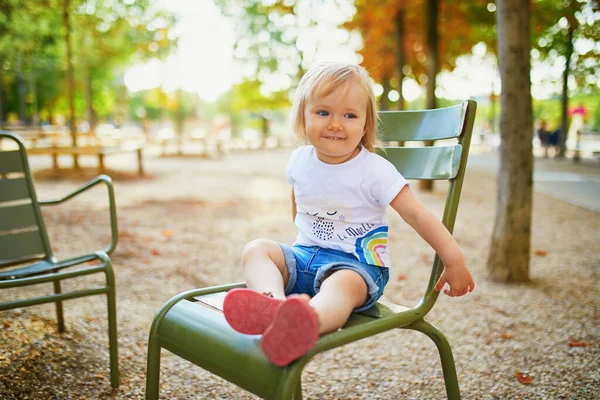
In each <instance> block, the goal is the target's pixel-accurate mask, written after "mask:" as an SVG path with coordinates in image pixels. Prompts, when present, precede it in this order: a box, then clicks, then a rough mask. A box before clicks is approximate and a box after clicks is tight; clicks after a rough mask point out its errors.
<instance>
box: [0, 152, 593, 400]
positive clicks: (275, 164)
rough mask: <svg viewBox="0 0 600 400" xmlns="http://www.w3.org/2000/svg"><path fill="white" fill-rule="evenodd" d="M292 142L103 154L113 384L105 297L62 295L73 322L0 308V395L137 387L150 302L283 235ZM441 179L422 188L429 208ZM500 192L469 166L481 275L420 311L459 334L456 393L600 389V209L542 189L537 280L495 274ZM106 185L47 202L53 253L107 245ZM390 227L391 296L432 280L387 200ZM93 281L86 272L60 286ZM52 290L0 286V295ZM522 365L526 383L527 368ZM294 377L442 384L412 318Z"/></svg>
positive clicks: (195, 379) (404, 299) (188, 376)
mask: <svg viewBox="0 0 600 400" xmlns="http://www.w3.org/2000/svg"><path fill="white" fill-rule="evenodd" d="M289 153H290V150H289V149H282V150H270V151H255V152H246V153H236V154H229V155H227V156H226V157H224V158H220V159H201V158H193V157H186V158H176V157H172V158H158V157H154V158H152V157H149V158H147V160H146V163H145V164H146V165H145V166H146V169H147V172H148V176H147V177H146V178H143V179H139V178H137V177H136V176H135V173H134V172H133V171H134V169H135V166H134V165H133V163H132V160H131V159H130V157H129V158H128V157H127V156H125V155H124V156H123V157H121V156H115V159H114V160H113V159H112V158H111V159H109V160H108V164H109V165H110V166H113V167H114V168H117V169H118V170H119V171H120V172H117V171H112V172H110V175H111V176H113V179H114V181H115V186H116V195H117V203H118V213H119V224H120V227H119V228H120V242H119V246H118V248H117V250H116V252H115V253H114V254H113V256H112V259H113V263H114V265H115V268H116V276H117V292H118V298H117V308H118V328H119V345H120V348H119V351H120V367H121V380H122V384H121V386H120V388H119V389H117V390H112V389H111V388H110V383H109V373H108V351H107V346H108V339H107V334H106V325H107V321H106V308H105V301H104V299H103V298H102V297H100V296H97V297H88V298H84V299H78V300H72V301H68V302H66V303H65V314H66V323H67V332H66V333H65V334H62V335H60V334H58V333H57V332H56V324H55V320H54V310H53V307H52V306H49V305H42V306H37V307H30V308H26V309H21V310H12V311H6V312H2V314H1V321H2V323H1V324H0V399H140V398H143V394H144V385H145V362H146V346H147V335H148V331H149V328H150V324H151V321H152V318H153V317H154V314H155V313H156V311H157V310H158V309H159V308H160V306H161V305H162V304H163V303H164V302H166V301H167V300H168V299H169V298H171V297H172V296H174V295H175V294H177V293H179V292H182V291H185V290H188V289H192V288H196V287H204V286H211V285H216V284H222V283H227V282H233V281H240V280H242V273H241V270H240V268H239V264H240V253H241V250H242V248H243V246H244V244H245V243H246V242H248V241H249V240H251V239H253V238H257V237H267V238H271V239H274V240H278V241H282V242H288V243H291V242H292V241H293V239H294V236H295V230H294V226H293V224H292V223H291V220H290V219H291V218H290V207H289V188H288V185H287V183H286V182H285V178H284V176H283V175H284V168H285V163H286V161H287V157H288V155H289ZM83 162H84V167H85V166H87V165H88V164H86V162H88V161H85V160H83ZM32 163H34V164H33V167H34V170H36V180H37V188H38V195H39V197H40V198H51V197H56V196H59V195H61V194H65V193H68V192H69V191H70V190H71V189H73V188H74V187H76V186H78V185H80V184H81V183H82V182H85V181H86V180H87V179H88V178H90V177H92V176H93V175H95V172H94V170H93V169H92V168H84V169H83V171H82V172H81V173H78V174H75V173H73V172H72V171H71V172H69V171H68V170H65V171H67V172H63V173H61V174H60V175H57V174H54V173H53V172H52V171H50V170H49V169H47V167H48V165H49V163H47V160H45V159H41V158H40V159H38V158H32ZM92 165H93V164H92V163H91V162H90V164H89V166H92ZM130 171H131V172H130ZM65 178H68V179H65ZM443 186H444V185H442V184H437V185H436V189H435V191H434V192H433V193H418V195H419V197H420V198H421V199H422V200H423V202H425V203H426V204H427V205H428V206H429V207H430V208H431V209H432V210H434V212H436V213H438V214H441V207H442V206H443V202H444V196H445V187H443ZM415 187H416V185H415ZM495 193H496V187H495V180H494V178H492V177H491V175H489V174H486V173H484V172H478V171H476V170H469V171H468V173H467V179H466V183H465V188H464V191H463V196H462V202H461V207H460V209H459V214H458V219H457V224H456V228H455V236H456V238H457V240H458V242H459V243H460V245H461V246H462V248H463V250H464V252H465V254H466V256H467V261H468V264H469V266H470V268H471V271H472V273H473V275H474V278H475V280H476V285H477V287H476V290H475V291H474V292H473V293H472V294H470V295H467V296H465V297H462V298H449V297H447V296H444V295H442V296H440V300H439V301H438V303H437V304H436V306H435V307H434V309H433V310H432V312H431V313H430V314H429V316H428V320H429V321H430V322H432V323H434V324H435V325H436V326H438V327H439V328H440V329H441V330H442V331H443V332H444V333H445V334H446V336H447V337H448V339H449V341H450V343H451V345H452V347H453V351H454V356H455V359H456V364H457V370H458V374H459V381H460V387H461V391H462V394H463V398H465V399H594V398H596V399H598V398H600V395H598V393H599V392H600V368H599V360H600V341H599V333H600V319H599V312H598V305H599V302H600V301H599V299H600V290H599V288H598V282H600V280H599V275H600V272H599V269H600V256H598V232H599V228H600V215H599V214H597V213H594V212H592V211H588V210H585V209H582V208H579V207H576V206H572V205H569V204H566V203H564V202H561V201H558V200H554V199H552V198H549V197H546V196H544V195H541V194H536V195H535V197H534V202H535V205H534V217H533V233H532V249H533V250H534V254H532V259H531V266H530V271H531V273H530V275H531V282H530V283H527V284H512V285H508V284H501V283H495V282H492V281H490V280H488V279H487V278H486V272H485V263H486V257H487V254H488V251H489V243H490V235H491V230H492V225H493V218H494V212H495ZM104 200H105V195H104V193H102V189H100V188H99V189H98V190H96V189H94V191H92V192H91V193H90V194H86V195H84V196H81V198H78V199H76V200H73V201H71V202H69V203H67V204H66V205H61V206H57V207H54V208H47V209H45V211H44V214H45V216H46V223H47V225H48V227H49V230H50V235H51V241H52V243H53V246H54V248H55V251H56V254H57V255H58V256H59V258H63V257H68V256H70V255H75V254H78V253H81V252H84V251H93V250H96V249H98V248H102V247H104V246H105V244H106V243H107V241H108V239H109V230H108V224H107V210H106V207H105V205H104V204H105V202H104ZM390 227H391V232H392V234H391V241H392V243H391V246H390V247H391V249H390V252H391V255H392V260H394V266H393V268H392V279H391V281H390V284H389V286H388V287H387V288H386V295H385V296H386V297H387V299H388V300H391V301H394V302H396V303H398V304H403V305H409V306H410V305H414V304H415V303H416V302H417V301H418V300H419V298H420V296H421V295H422V292H423V290H424V288H425V286H426V283H427V279H428V276H429V267H430V265H431V261H432V259H433V253H432V251H431V250H430V249H429V248H428V246H427V245H426V244H425V243H424V242H423V241H422V239H420V238H419V237H418V236H417V235H416V234H415V233H414V232H412V231H411V229H410V228H409V227H408V226H407V225H406V224H404V223H403V222H402V221H401V220H400V218H399V217H397V216H396V215H392V214H390ZM546 252H547V253H546ZM91 281H93V279H90V278H82V279H81V281H78V282H76V283H71V284H70V285H69V287H78V286H81V287H84V286H88V285H89V284H90V282H91ZM65 286H67V285H65ZM48 290H49V288H48V287H47V286H45V287H37V286H36V287H30V288H27V289H18V290H16V289H14V290H12V289H11V290H5V291H2V293H0V299H8V298H14V297H18V296H22V295H23V294H25V293H27V294H32V293H34V292H35V293H46V292H48ZM162 362H163V364H162V369H161V372H162V375H161V376H162V379H161V396H162V398H165V399H254V398H255V397H254V396H253V395H251V394H248V393H246V392H245V391H243V390H241V389H239V388H237V387H235V386H233V385H231V384H229V383H227V382H225V381H223V380H221V379H220V378H216V377H214V376H212V375H211V374H209V373H207V372H204V371H203V370H201V369H199V368H197V367H194V366H192V365H191V364H189V363H188V362H186V361H184V360H182V359H180V358H178V357H175V356H173V355H171V354H169V353H167V352H165V351H163V361H162ZM518 375H519V376H525V377H529V378H530V383H521V382H520V381H519V379H518V378H517V376H518ZM303 383H304V393H305V398H307V399H441V398H445V390H444V384H443V378H442V370H441V366H440V363H439V358H438V355H437V351H436V349H435V346H434V345H433V343H432V342H431V341H429V339H427V338H426V337H425V336H424V335H422V334H420V333H418V332H413V331H403V330H399V331H394V332H388V333H385V334H383V335H380V336H378V337H376V338H369V339H365V340H363V341H360V342H357V343H354V344H351V345H348V346H345V347H343V348H339V349H335V350H333V351H330V352H328V353H325V354H321V355H319V356H317V357H316V358H315V359H314V360H313V361H312V362H311V363H310V364H309V365H308V367H307V368H306V370H305V373H304V375H303Z"/></svg>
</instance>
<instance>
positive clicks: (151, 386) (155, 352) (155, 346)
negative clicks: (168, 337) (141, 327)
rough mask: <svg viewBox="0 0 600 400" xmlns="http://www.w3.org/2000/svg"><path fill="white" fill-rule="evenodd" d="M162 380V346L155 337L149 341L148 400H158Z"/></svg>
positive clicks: (151, 337) (151, 336) (152, 336)
mask: <svg viewBox="0 0 600 400" xmlns="http://www.w3.org/2000/svg"><path fill="white" fill-rule="evenodd" d="M159 380H160V345H159V343H158V338H157V337H156V336H155V335H150V338H149V339H148V366H147V368H146V400H158V386H159Z"/></svg>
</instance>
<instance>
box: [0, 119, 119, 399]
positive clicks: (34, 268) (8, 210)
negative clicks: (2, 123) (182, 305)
mask: <svg viewBox="0 0 600 400" xmlns="http://www.w3.org/2000/svg"><path fill="white" fill-rule="evenodd" d="M101 183H104V184H106V186H107V188H108V201H109V208H110V225H111V235H112V240H111V243H110V245H109V246H108V247H107V248H106V249H104V250H102V251H97V252H95V253H93V254H87V255H82V256H79V257H75V258H71V259H68V260H60V261H59V260H57V259H56V257H55V256H54V255H53V253H52V248H51V246H50V242H49V239H48V234H47V232H46V226H45V225H44V219H43V216H42V212H41V209H40V206H48V205H56V204H61V203H63V202H65V201H67V200H69V199H71V198H73V197H75V196H76V195H78V194H80V193H82V192H84V191H86V190H88V189H90V188H91V187H93V186H96V185H98V184H101ZM117 240H118V231H117V215H116V206H115V199H114V189H113V185H112V181H111V179H110V177H108V176H106V175H101V176H98V177H97V178H95V179H93V180H92V181H90V182H88V183H87V184H85V185H84V186H83V187H81V188H80V189H78V190H76V191H74V192H73V193H71V194H69V195H67V196H65V197H63V198H61V199H57V200H50V201H41V200H38V198H37V195H36V193H35V188H34V182H33V177H32V174H31V170H30V169H29V163H28V161H27V152H26V150H25V145H24V144H23V142H22V141H21V139H20V138H19V137H18V136H17V135H15V134H14V133H11V132H6V131H0V291H1V290H3V289H7V288H16V287H23V286H29V285H38V284H41V283H52V284H53V287H54V290H53V291H54V293H53V294H48V295H43V296H39V297H33V298H26V299H13V300H2V301H1V302H0V311H3V310H10V309H13V308H21V307H28V306H34V305H38V304H44V303H56V314H57V320H58V331H59V332H61V333H62V332H64V331H65V322H64V317H63V305H62V302H63V300H70V299H76V298H80V297H84V296H92V295H99V294H106V297H107V300H108V337H109V346H110V351H109V352H110V383H111V385H112V387H118V386H119V365H118V347H117V315H116V311H117V310H116V299H115V278H114V273H113V267H112V264H111V261H110V258H109V256H108V255H109V254H110V253H112V252H113V251H114V249H115V247H116V245H117ZM90 261H96V263H95V264H93V265H92V264H89V262H90ZM91 274H104V275H105V276H106V284H105V285H104V286H102V287H95V288H92V289H84V290H73V291H69V292H65V293H63V292H62V289H61V282H62V281H63V280H67V279H72V278H76V277H80V276H84V275H91Z"/></svg>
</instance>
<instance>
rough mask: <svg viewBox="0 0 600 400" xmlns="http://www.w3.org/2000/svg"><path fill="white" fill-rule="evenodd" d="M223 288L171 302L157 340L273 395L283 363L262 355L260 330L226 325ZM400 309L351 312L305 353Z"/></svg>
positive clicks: (385, 307)
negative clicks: (257, 332)
mask: <svg viewBox="0 0 600 400" xmlns="http://www.w3.org/2000/svg"><path fill="white" fill-rule="evenodd" d="M225 293H226V292H220V293H216V294H213V295H211V297H212V300H210V301H206V302H204V301H203V299H202V298H201V297H200V298H198V299H200V301H193V300H194V299H191V300H185V299H184V300H181V301H179V302H177V303H176V304H175V305H174V306H173V307H172V308H171V309H170V310H169V311H168V312H167V313H166V314H165V316H164V319H163V320H162V322H161V323H160V325H159V326H158V340H159V342H160V345H161V347H162V348H165V349H167V350H169V351H170V352H172V353H174V354H176V355H178V356H180V357H182V358H184V359H186V360H188V361H190V362H192V363H194V364H196V365H199V366H201V367H202V368H204V369H206V370H208V371H210V372H212V373H214V374H217V375H219V376H221V377H223V378H224V379H227V380H228V381H230V382H232V383H234V384H236V385H238V386H240V387H242V388H244V389H246V390H248V391H250V392H252V393H254V394H256V395H258V396H260V397H262V398H266V399H268V398H273V397H275V395H276V392H277V390H278V387H279V386H278V385H279V383H280V378H281V377H282V375H283V373H284V371H285V369H286V367H284V368H279V367H276V366H275V365H273V364H272V363H271V362H270V361H269V360H268V359H267V358H266V357H265V355H264V353H263V351H262V349H261V347H260V339H261V336H260V335H244V334H241V333H239V332H236V331H235V330H233V329H232V328H231V327H230V326H229V324H228V323H227V321H226V320H225V316H224V315H223V313H222V311H221V308H222V307H221V304H222V299H223V297H224V295H225ZM207 297H208V296H207ZM215 299H216V300H215ZM402 310H407V309H406V308H404V307H401V306H395V305H384V304H381V303H378V304H377V305H376V306H375V307H373V308H371V309H369V310H367V311H366V312H363V313H361V314H353V315H352V316H351V317H350V319H349V320H348V322H347V324H346V326H345V327H344V329H343V330H340V331H338V332H333V333H330V334H328V335H323V336H322V337H321V338H320V339H319V342H317V345H316V346H315V349H314V350H315V351H311V352H310V353H309V354H308V355H307V357H308V358H312V356H313V355H314V354H316V353H318V352H320V351H323V348H334V347H337V346H338V345H340V344H342V343H345V342H348V341H349V340H348V338H347V337H344V336H347V335H348V334H352V331H353V329H352V328H353V327H355V328H357V327H358V326H361V327H362V328H363V329H364V325H365V324H368V323H369V322H373V321H375V320H379V319H385V317H388V316H391V315H398V314H396V313H397V312H398V311H402ZM363 329H361V331H362V330H363ZM354 330H355V331H357V330H356V329H354ZM383 330H385V329H383ZM353 340H356V337H355V336H354V337H353ZM232 350H233V351H232Z"/></svg>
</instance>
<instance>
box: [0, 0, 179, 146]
mask: <svg viewBox="0 0 600 400" xmlns="http://www.w3.org/2000/svg"><path fill="white" fill-rule="evenodd" d="M0 11H1V12H0V63H1V65H2V66H3V68H2V69H0V115H1V116H4V115H6V105H7V104H12V103H11V101H10V99H7V98H8V97H10V96H11V93H10V92H9V91H8V90H7V88H8V87H9V86H10V84H11V82H12V81H15V82H16V83H17V87H18V89H17V92H18V93H22V94H24V93H27V94H28V96H24V97H25V98H26V99H32V100H30V101H31V102H32V106H31V108H32V112H33V114H34V118H33V119H34V120H36V118H35V114H36V113H35V110H36V109H37V108H39V109H40V110H42V111H43V112H44V114H45V115H46V116H51V115H53V114H54V113H56V112H57V111H61V112H63V111H67V114H68V115H69V121H70V123H69V125H70V126H71V129H73V130H74V129H75V128H76V115H81V113H83V112H84V111H85V113H86V114H87V119H88V121H89V122H90V125H91V126H92V128H93V126H94V124H95V120H96V106H99V107H100V109H101V110H102V112H103V113H105V114H106V113H108V112H111V111H114V107H115V105H117V104H119V101H124V100H125V99H121V100H119V97H122V93H124V91H123V90H122V89H123V87H122V86H123V82H122V76H118V74H120V73H121V72H120V71H122V70H123V68H124V67H125V66H126V65H127V64H128V63H129V62H131V61H132V60H138V61H139V60H142V61H143V60H146V59H149V58H153V57H157V58H160V57H164V56H165V55H166V54H168V53H169V51H170V50H171V49H172V48H173V46H174V44H175V40H174V39H173V38H172V37H171V36H172V35H171V34H170V28H171V27H172V26H173V24H174V22H175V21H174V18H173V16H172V15H171V14H169V13H166V12H164V11H160V10H158V9H157V8H156V7H155V6H154V5H153V4H152V2H151V1H150V0H139V1H135V2H133V1H131V0H96V1H88V0H39V1H36V2H22V1H20V0H0ZM57 27H63V29H60V28H58V29H57ZM59 72H61V73H63V74H65V75H63V77H61V74H60V73H59ZM23 74H25V75H27V76H28V77H29V85H28V87H26V86H25V84H24V83H23V84H22V83H21V81H23V82H25V79H22V78H21V75H23ZM115 75H117V76H115ZM41 76H43V78H44V79H37V78H38V77H41ZM65 77H66V78H65ZM65 83H66V87H65ZM115 86H116V87H115ZM23 88H25V89H23ZM65 94H66V95H67V96H66V97H67V101H66V102H65V101H64V99H63V96H64V95H65ZM115 99H117V101H115ZM63 107H64V108H63ZM19 109H20V110H23V107H22V106H21V107H20V108H19ZM21 114H22V113H21ZM21 119H23V118H21ZM73 134H74V132H73ZM72 140H73V144H74V145H76V136H74V135H73V137H72Z"/></svg>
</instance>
